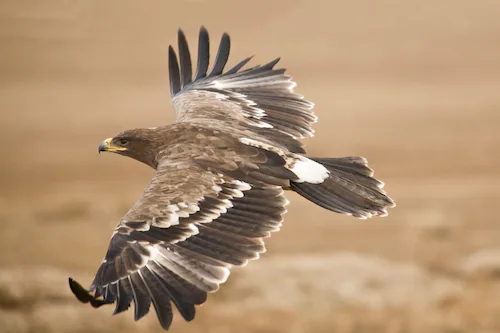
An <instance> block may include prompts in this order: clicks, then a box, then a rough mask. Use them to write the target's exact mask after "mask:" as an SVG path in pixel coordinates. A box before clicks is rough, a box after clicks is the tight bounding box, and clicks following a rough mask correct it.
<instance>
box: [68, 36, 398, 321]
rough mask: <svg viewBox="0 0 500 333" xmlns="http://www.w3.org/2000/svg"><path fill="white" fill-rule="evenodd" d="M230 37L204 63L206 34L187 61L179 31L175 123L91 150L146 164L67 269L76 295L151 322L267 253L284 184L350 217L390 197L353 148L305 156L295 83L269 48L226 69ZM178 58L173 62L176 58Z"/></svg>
mask: <svg viewBox="0 0 500 333" xmlns="http://www.w3.org/2000/svg"><path fill="white" fill-rule="evenodd" d="M229 49H230V39H229V35H228V34H226V33H225V34H223V36H222V39H221V41H220V45H219V49H218V52H217V55H216V57H215V63H214V65H213V66H212V68H211V70H210V71H209V58H210V57H209V36H208V32H207V30H206V29H205V28H204V27H202V28H201V29H200V32H199V44H198V60H197V70H196V72H195V73H194V75H193V70H192V65H191V56H190V52H189V47H188V43H187V41H186V37H185V35H184V33H183V32H182V31H181V30H179V32H178V50H179V58H177V55H176V53H175V51H174V49H173V48H172V47H171V46H170V49H169V61H168V63H169V73H170V92H171V97H172V105H173V108H174V109H175V112H176V115H177V119H176V122H175V123H174V124H171V125H165V126H159V127H156V128H139V129H131V130H126V131H124V132H122V133H120V134H118V135H116V136H115V137H112V138H109V139H106V140H104V141H102V142H101V143H100V145H99V152H113V153H116V154H119V155H123V156H128V157H131V158H133V159H135V160H137V161H139V162H142V163H145V164H147V165H148V166H150V167H152V168H153V169H155V170H156V173H155V175H154V177H153V178H152V179H151V181H150V182H149V184H148V185H147V187H146V189H145V190H144V192H143V194H142V195H141V196H140V198H139V199H138V200H137V202H136V203H135V204H134V205H133V206H132V208H130V210H129V211H128V212H127V213H126V214H125V216H123V217H122V218H121V219H120V221H119V223H118V225H117V227H116V229H115V230H114V232H113V235H112V237H111V241H110V244H109V249H108V251H107V253H106V255H105V257H104V259H103V261H102V263H101V266H100V267H99V269H98V271H97V273H96V276H95V279H94V281H93V283H92V285H91V286H90V288H89V289H88V290H87V289H84V288H83V287H82V286H81V285H80V284H79V283H77V282H76V281H75V280H73V279H71V278H70V287H71V290H72V291H73V293H74V294H75V295H76V297H77V298H78V299H79V300H80V301H82V302H85V303H90V304H91V305H92V306H94V307H99V306H101V305H103V304H112V303H116V308H115V312H114V313H115V314H116V313H120V312H122V311H125V310H127V309H128V308H129V306H130V304H131V303H132V302H134V309H135V313H134V314H135V320H138V319H140V318H141V317H143V316H144V315H146V314H147V313H148V312H149V310H150V308H151V303H152V305H153V307H154V309H155V311H156V314H157V316H158V319H159V322H160V324H161V326H162V327H163V328H164V329H165V330H167V329H168V328H169V327H170V325H171V323H172V317H173V314H172V304H174V305H175V307H176V308H177V309H178V311H179V312H180V314H181V315H182V317H184V319H185V320H187V321H190V320H192V319H193V318H194V316H195V305H199V304H202V303H204V302H205V300H206V298H207V293H210V292H214V291H216V290H217V289H218V288H219V285H220V284H222V283H224V282H225V281H226V279H227V278H228V275H229V271H230V268H231V267H232V266H243V265H245V264H246V263H247V262H248V261H249V260H252V259H257V258H259V254H261V253H264V252H265V247H264V243H263V239H264V238H266V237H269V236H270V233H271V232H273V231H278V230H279V228H280V226H281V223H282V221H283V218H282V215H283V214H284V213H285V212H286V210H285V206H286V205H287V204H288V201H287V200H286V199H285V196H284V190H289V191H295V192H297V193H298V194H300V195H301V196H303V197H304V198H306V199H308V200H310V201H312V202H314V203H315V204H317V205H319V206H321V207H323V208H326V209H328V210H331V211H334V212H337V213H343V214H349V215H352V216H354V217H357V218H362V219H365V218H368V217H372V216H384V215H387V208H389V207H393V206H394V205H395V204H394V201H393V200H392V199H390V198H389V197H388V196H387V195H386V194H385V192H384V191H383V190H382V187H383V185H384V184H383V183H382V182H381V181H379V180H377V179H375V178H373V171H372V169H370V168H369V167H368V165H367V161H366V159H364V158H363V157H343V158H313V157H308V156H306V152H305V150H304V148H303V145H302V143H301V142H300V141H299V140H300V139H303V138H307V137H311V136H313V129H312V125H313V124H314V123H315V122H316V121H317V117H316V116H315V115H314V113H313V111H312V109H313V104H312V103H311V102H308V101H306V100H304V99H303V97H302V96H300V95H298V94H296V93H294V90H293V89H294V87H295V83H294V82H293V81H292V80H291V77H290V76H288V75H286V74H285V69H277V68H275V66H276V64H277V63H278V61H279V58H278V59H276V60H274V61H271V62H270V63H268V64H265V65H259V66H255V67H251V68H247V69H244V67H245V65H246V64H247V63H248V62H249V61H250V59H251V57H249V58H246V59H244V60H243V61H241V62H239V63H238V64H237V65H235V66H234V67H232V68H230V69H228V70H226V71H224V69H225V67H226V63H227V60H228V57H229ZM179 64H180V66H179Z"/></svg>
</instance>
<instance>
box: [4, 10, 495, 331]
mask: <svg viewBox="0 0 500 333" xmlns="http://www.w3.org/2000/svg"><path fill="white" fill-rule="evenodd" d="M499 11H500V3H499V2H498V1H493V0H491V1H465V0H453V1H452V0H440V1H396V0H383V1H370V0H355V1H350V2H347V1H320V0H311V1H295V0H291V1H272V2H270V1H269V2H268V1H263V0H257V1H252V2H234V1H202V0H191V1H177V2H176V3H175V4H174V3H172V2H170V1H168V2H167V1H152V0H148V1H141V2H140V1H135V2H134V1H118V0H107V1H100V0H87V1H83V0H80V1H78V0H73V1H66V0H46V1H43V2H42V1H35V0H29V1H28V0H24V1H14V0H11V1H6V0H3V1H0V54H1V55H0V140H1V142H2V144H1V145H0V153H1V155H0V156H2V157H1V160H2V163H0V223H1V226H2V228H1V231H0V253H1V255H0V267H1V270H0V332H2V333H3V332H13V333H14V332H16V333H17V332H23V333H24V332H37V333H38V332H61V333H62V332H101V331H113V330H115V331H120V332H137V331H141V330H142V329H144V330H146V329H147V331H148V332H160V331H161V330H160V327H159V325H158V324H157V322H156V318H155V316H154V315H153V314H150V315H149V316H147V317H146V318H144V319H142V320H141V321H140V322H138V323H134V322H133V319H132V314H131V313H125V314H122V315H120V316H117V317H112V316H111V315H110V313H111V311H112V309H100V310H94V309H91V308H90V307H88V306H85V305H82V304H80V303H78V302H77V301H76V300H75V299H74V298H73V297H72V295H71V294H70V292H69V289H68V287H67V277H68V276H72V277H75V278H76V279H78V280H80V281H81V282H83V283H85V284H87V283H90V282H91V279H92V275H93V274H94V273H95V271H96V269H97V267H98V265H99V263H100V261H101V259H102V256H103V255H104V253H105V251H106V248H107V245H108V241H109V237H110V235H111V232H112V229H113V228H114V226H115V224H116V223H117V221H118V219H119V218H120V216H122V215H123V214H124V212H125V211H126V210H127V209H128V207H130V205H131V204H133V202H134V200H135V199H136V198H137V197H138V196H139V194H140V193H141V191H142V189H143V188H144V186H145V184H146V182H147V181H148V179H149V178H150V177H151V175H152V170H148V169H147V168H146V167H144V166H142V165H140V164H139V163H137V162H134V161H132V160H128V159H125V158H121V157H118V156H111V155H102V156H99V155H97V151H96V150H97V144H98V142H99V141H101V140H102V139H103V138H106V137H109V136H112V135H114V134H116V133H117V132H119V131H121V130H123V129H126V128H131V127H150V126H154V125H158V124H164V123H169V122H171V121H173V119H174V116H173V112H172V110H171V107H170V103H169V87H168V78H167V76H168V74H167V73H168V70H167V52H168V45H169V43H172V44H175V43H176V31H177V28H178V27H183V29H184V30H185V32H186V34H187V35H188V38H189V40H190V41H191V44H192V45H193V47H194V48H195V46H194V45H196V36H197V30H198V28H199V26H200V24H204V25H206V27H207V28H208V29H209V31H210V32H211V34H212V39H213V40H217V39H218V36H220V34H221V33H222V32H223V31H228V32H229V33H230V34H231V37H232V41H233V49H232V50H233V53H232V58H231V59H230V63H231V64H233V63H236V62H237V61H238V60H240V58H242V57H246V56H248V55H252V54H256V57H255V60H254V62H265V61H268V60H270V59H272V58H274V57H277V56H281V57H282V59H283V60H282V65H283V66H284V67H286V68H288V71H289V73H291V74H292V75H293V76H294V79H295V80H296V81H297V82H298V83H299V85H298V91H299V92H300V93H302V94H304V95H305V96H306V97H307V98H308V99H310V100H312V101H314V102H315V103H316V109H315V110H316V113H317V115H318V116H319V117H320V122H319V123H318V124H317V126H316V127H315V128H316V131H317V133H316V136H315V137H314V138H313V139H310V140H308V141H307V148H308V151H310V154H311V155H315V156H345V155H362V156H365V157H367V158H368V159H369V161H370V166H372V167H373V168H374V169H375V170H376V175H377V176H378V177H379V178H380V179H382V180H383V181H384V182H385V183H386V184H387V185H386V188H387V190H388V192H389V193H390V195H391V196H392V197H393V198H394V199H395V200H396V201H397V204H398V206H397V207H396V208H395V209H393V210H391V211H390V216H389V217H386V218H383V219H380V218H377V219H371V220H367V221H359V220H356V219H353V218H351V217H346V216H340V215H337V214H333V213H329V212H327V211H325V210H322V209H321V208H318V207H315V206H314V205H313V204H311V203H308V202H306V201H305V200H303V199H301V198H299V197H298V196H296V195H293V194H291V195H289V199H290V200H291V202H292V204H291V205H290V206H289V212H288V214H287V216H286V221H285V224H284V226H283V229H282V230H281V231H280V232H279V233H278V234H274V235H273V237H272V238H271V239H269V240H268V241H267V247H268V252H267V253H266V254H265V255H264V256H263V257H262V258H261V259H260V260H259V261H256V262H252V263H250V264H249V265H248V266H247V267H246V268H243V269H235V270H234V273H233V274H232V275H231V278H230V279H229V281H228V283H227V284H225V285H224V286H223V287H222V288H221V289H220V291H219V292H217V293H215V294H213V295H211V296H210V297H209V300H208V302H207V303H206V304H205V305H203V306H202V307H200V308H199V309H198V315H197V318H196V319H195V321H193V322H192V323H184V322H182V320H181V319H179V318H177V319H176V321H175V322H174V325H173V327H172V331H173V332H200V331H204V332H235V331H238V332H294V333H295V332H352V333H354V332H356V333H359V332H371V333H376V332H405V333H406V332H430V333H432V332H456V333H462V332H464V333H474V332H481V333H486V332H498V331H500V319H499V318H500V302H499V301H498V299H499V297H500V245H499V244H500V223H499V221H498V218H497V216H496V213H495V212H496V209H497V205H498V204H499V203H500V191H499V190H498V188H499V187H500V172H499V170H500V158H498V152H499V151H500V134H498V133H499V132H498V124H499V123H500V112H499V109H500V20H498V13H499ZM214 48H215V46H214ZM213 52H214V53H215V49H214V51H213Z"/></svg>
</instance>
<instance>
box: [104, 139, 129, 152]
mask: <svg viewBox="0 0 500 333" xmlns="http://www.w3.org/2000/svg"><path fill="white" fill-rule="evenodd" d="M112 140H113V138H107V139H106V140H104V141H101V143H100V144H99V153H100V152H101V151H109V152H112V153H113V152H117V151H124V150H127V148H123V147H117V146H113V145H112V144H111V141H112Z"/></svg>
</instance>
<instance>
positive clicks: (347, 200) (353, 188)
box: [291, 157, 395, 219]
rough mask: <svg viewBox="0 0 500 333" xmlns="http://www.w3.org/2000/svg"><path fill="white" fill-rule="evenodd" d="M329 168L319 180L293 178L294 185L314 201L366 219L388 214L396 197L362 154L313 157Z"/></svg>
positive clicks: (295, 188) (333, 209) (336, 210)
mask: <svg viewBox="0 0 500 333" xmlns="http://www.w3.org/2000/svg"><path fill="white" fill-rule="evenodd" d="M310 159H311V160H313V161H315V162H318V163H320V164H322V165H323V166H324V167H325V168H326V169H328V172H329V176H328V178H326V179H325V180H324V181H323V182H322V183H320V184H312V183H308V182H301V183H299V182H292V183H291V189H292V190H294V191H295V192H297V193H298V194H300V195H301V196H303V197H305V198H306V199H308V200H310V201H312V202H314V203H315V204H317V205H319V206H321V207H323V208H326V209H329V210H332V211H334V212H337V213H343V214H349V215H353V216H355V217H358V218H362V219H366V218H368V217H372V216H376V215H378V216H385V215H387V208H391V207H394V206H395V203H394V201H393V200H392V199H391V198H389V197H388V196H387V195H386V193H385V191H384V190H382V188H383V187H384V183H383V182H381V181H379V180H377V179H375V178H373V177H372V176H373V170H372V169H370V168H369V167H368V163H367V161H366V159H365V158H363V157H343V158H310Z"/></svg>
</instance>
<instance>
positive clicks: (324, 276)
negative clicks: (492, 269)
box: [224, 253, 461, 311]
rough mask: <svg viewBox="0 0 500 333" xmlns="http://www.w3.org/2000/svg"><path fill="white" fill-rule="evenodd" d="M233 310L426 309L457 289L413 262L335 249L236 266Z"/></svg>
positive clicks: (458, 289) (453, 284) (457, 286)
mask: <svg viewBox="0 0 500 333" xmlns="http://www.w3.org/2000/svg"><path fill="white" fill-rule="evenodd" d="M236 273H237V274H235V275H237V279H236V276H234V278H235V280H236V282H234V283H231V285H230V286H231V288H228V289H231V290H229V291H228V290H225V291H224V292H230V293H232V294H233V295H239V296H238V301H237V302H241V303H242V304H238V305H235V304H233V305H234V308H238V309H241V307H251V308H260V309H262V308H279V309H290V308H292V309H302V310H304V309H308V310H311V311H331V309H332V308H339V307H342V306H345V305H354V306H364V307H368V308H373V309H380V308H391V307H403V308H408V307H409V308H415V307H425V306H429V305H432V304H435V303H437V302H440V301H442V300H444V299H448V298H450V297H453V296H454V295H457V294H459V293H460V292H461V286H460V285H459V284H457V283H455V282H453V281H451V280H448V279H445V278H439V277H434V276H429V275H428V274H427V273H426V272H425V271H424V270H423V269H421V268H419V267H418V266H416V265H414V264H412V263H399V262H394V261H390V260H386V259H383V258H380V257H375V256H371V255H362V254H356V253H338V254H321V255H298V256H285V257H272V258H267V259H266V260H260V261H257V262H251V263H250V264H249V265H248V267H246V268H245V269H244V270H241V271H240V270H236Z"/></svg>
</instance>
